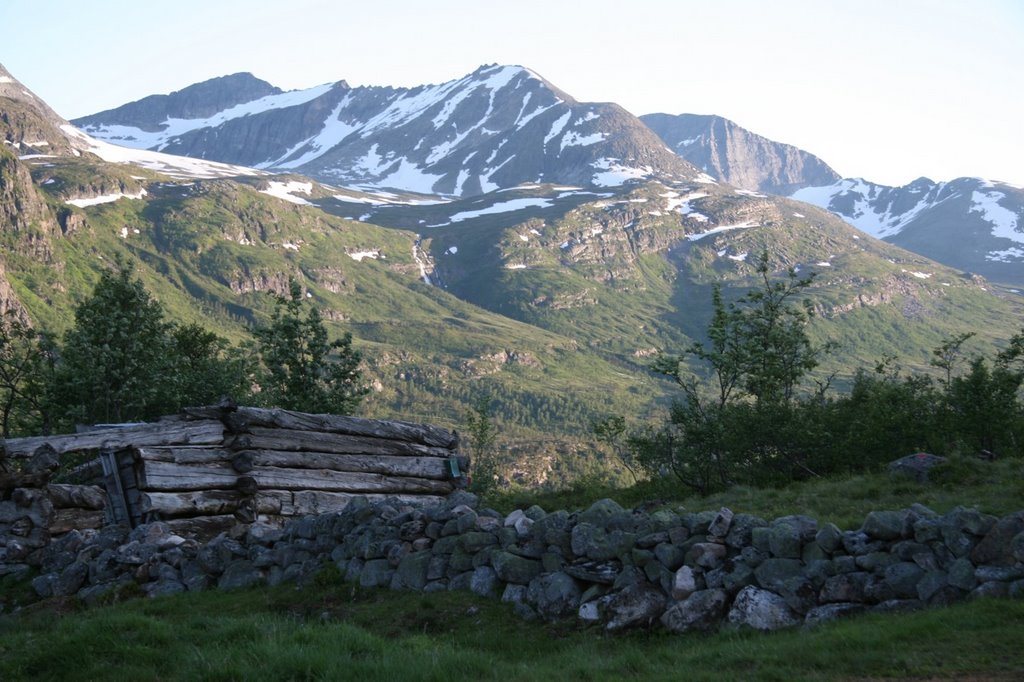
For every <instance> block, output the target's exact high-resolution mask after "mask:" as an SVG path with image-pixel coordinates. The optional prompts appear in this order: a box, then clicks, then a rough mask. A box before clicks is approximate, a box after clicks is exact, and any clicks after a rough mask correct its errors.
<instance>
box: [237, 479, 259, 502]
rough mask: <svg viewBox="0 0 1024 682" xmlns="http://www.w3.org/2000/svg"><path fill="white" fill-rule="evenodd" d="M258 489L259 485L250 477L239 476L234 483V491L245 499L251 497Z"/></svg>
mask: <svg viewBox="0 0 1024 682" xmlns="http://www.w3.org/2000/svg"><path fill="white" fill-rule="evenodd" d="M259 489H260V486H259V484H258V483H256V479H255V478H253V477H252V476H239V477H238V480H237V481H235V490H237V491H238V492H240V493H242V495H245V496H246V497H252V496H253V495H255V494H256V492H257V491H258V490H259Z"/></svg>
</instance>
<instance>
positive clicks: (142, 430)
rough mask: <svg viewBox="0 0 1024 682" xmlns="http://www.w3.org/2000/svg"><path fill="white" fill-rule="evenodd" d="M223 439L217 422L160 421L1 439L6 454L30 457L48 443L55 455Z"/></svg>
mask: <svg viewBox="0 0 1024 682" xmlns="http://www.w3.org/2000/svg"><path fill="white" fill-rule="evenodd" d="M223 442H224V424H223V423H222V422H219V421H214V420H206V421H190V422H186V421H164V422H156V423H153V424H137V425H135V424H133V425H130V426H124V427H120V426H114V427H105V428H98V429H93V430H92V431H85V432H83V433H69V434H64V435H58V436H33V437H31V438H8V439H6V440H5V441H3V450H4V453H5V454H7V455H8V456H9V457H16V458H25V457H31V456H32V453H34V452H35V451H36V448H38V447H39V446H41V445H50V446H51V447H52V448H53V449H54V450H56V451H57V452H58V454H64V453H67V452H76V451H79V450H98V449H101V448H102V449H112V450H116V449H119V448H125V447H131V446H146V445H220V444H221V443H223Z"/></svg>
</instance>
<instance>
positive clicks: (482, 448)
mask: <svg viewBox="0 0 1024 682" xmlns="http://www.w3.org/2000/svg"><path fill="white" fill-rule="evenodd" d="M466 432H467V434H468V435H469V446H470V453H471V454H472V457H473V460H472V463H473V466H472V469H471V472H472V478H473V485H472V487H473V490H475V491H476V492H478V493H487V492H489V491H491V490H493V489H494V488H495V486H496V485H497V479H498V462H497V452H496V450H495V446H496V444H497V441H498V434H497V429H496V428H495V426H494V418H493V416H492V415H491V401H490V399H488V398H481V399H479V400H477V401H476V402H475V403H473V406H472V408H471V409H470V412H469V414H468V415H466Z"/></svg>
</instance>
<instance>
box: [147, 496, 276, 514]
mask: <svg viewBox="0 0 1024 682" xmlns="http://www.w3.org/2000/svg"><path fill="white" fill-rule="evenodd" d="M270 493H273V491H267V493H259V494H257V495H255V496H254V497H250V496H248V495H243V494H242V493H240V492H238V491H237V490H199V491H194V492H181V493H158V492H148V493H142V513H143V514H149V513H158V514H160V515H161V516H162V517H164V518H181V517H189V516H210V515H217V514H231V513H233V512H234V511H235V510H237V509H238V508H239V506H240V505H242V504H243V503H244V502H247V501H249V500H251V501H252V502H253V503H254V504H255V508H256V512H257V513H259V514H280V513H281V506H282V498H283V497H285V496H286V497H287V499H288V503H289V504H291V496H292V494H291V493H290V492H282V493H280V494H277V493H274V494H270Z"/></svg>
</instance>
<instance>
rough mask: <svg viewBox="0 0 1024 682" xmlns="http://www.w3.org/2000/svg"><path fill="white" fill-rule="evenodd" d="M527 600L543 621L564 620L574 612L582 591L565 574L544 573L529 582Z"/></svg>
mask: <svg viewBox="0 0 1024 682" xmlns="http://www.w3.org/2000/svg"><path fill="white" fill-rule="evenodd" d="M526 594H527V599H528V600H529V602H530V603H531V604H533V605H534V607H535V608H536V609H537V612H538V613H539V614H540V615H541V616H542V617H543V618H545V619H548V620H554V619H557V618H564V617H566V616H569V615H571V614H573V613H575V612H576V609H577V608H578V607H579V603H580V595H581V594H582V591H581V590H580V587H579V585H578V584H577V583H576V581H575V580H573V578H572V577H571V576H569V575H568V574H567V573H561V572H559V573H546V574H544V575H541V576H538V577H537V578H534V579H533V580H531V581H530V585H529V588H528V589H527V593H526Z"/></svg>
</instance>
